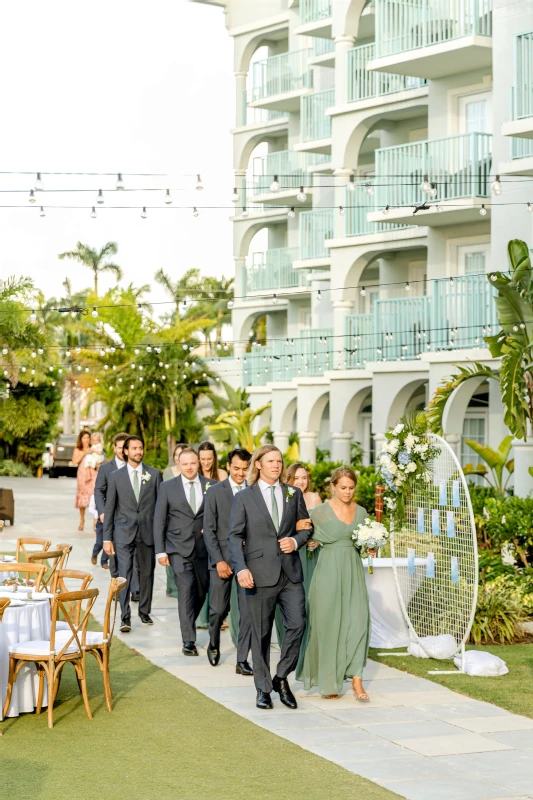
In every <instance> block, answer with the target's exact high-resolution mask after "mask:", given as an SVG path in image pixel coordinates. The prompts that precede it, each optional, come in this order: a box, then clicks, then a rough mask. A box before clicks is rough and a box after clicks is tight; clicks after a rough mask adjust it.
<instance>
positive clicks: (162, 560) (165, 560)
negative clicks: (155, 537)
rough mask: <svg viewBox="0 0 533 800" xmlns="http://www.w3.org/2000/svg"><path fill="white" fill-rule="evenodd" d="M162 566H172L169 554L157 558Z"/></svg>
mask: <svg viewBox="0 0 533 800" xmlns="http://www.w3.org/2000/svg"><path fill="white" fill-rule="evenodd" d="M157 560H158V561H159V563H160V564H161V566H162V567H170V561H169V558H168V556H163V558H158V559H157Z"/></svg>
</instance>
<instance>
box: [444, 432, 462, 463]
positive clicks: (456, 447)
mask: <svg viewBox="0 0 533 800" xmlns="http://www.w3.org/2000/svg"><path fill="white" fill-rule="evenodd" d="M444 439H445V440H446V441H447V442H448V444H449V445H450V447H451V448H452V450H453V452H454V453H455V455H456V456H457V458H458V460H459V463H460V462H461V436H460V435H459V434H458V433H445V434H444Z"/></svg>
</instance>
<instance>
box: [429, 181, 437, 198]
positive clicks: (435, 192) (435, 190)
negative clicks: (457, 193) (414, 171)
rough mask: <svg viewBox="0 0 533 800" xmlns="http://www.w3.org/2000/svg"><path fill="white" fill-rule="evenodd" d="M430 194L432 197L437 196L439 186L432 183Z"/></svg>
mask: <svg viewBox="0 0 533 800" xmlns="http://www.w3.org/2000/svg"><path fill="white" fill-rule="evenodd" d="M429 196H430V197H436V196H437V187H436V186H435V184H434V183H432V184H431V188H430V190H429Z"/></svg>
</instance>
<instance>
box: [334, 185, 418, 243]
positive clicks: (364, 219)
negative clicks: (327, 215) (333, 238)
mask: <svg viewBox="0 0 533 800" xmlns="http://www.w3.org/2000/svg"><path fill="white" fill-rule="evenodd" d="M352 185H353V187H354V188H353V189H352V188H351V187H352ZM368 190H371V191H372V192H373V191H374V189H373V188H372V185H371V184H370V183H369V182H368V181H359V182H354V183H353V184H350V189H348V188H346V199H345V206H344V233H345V235H346V236H372V234H376V233H384V232H385V231H393V230H399V229H403V228H412V227H414V226H413V225H401V224H397V223H394V222H385V221H383V222H369V221H368V214H369V212H373V211H374V210H375V207H376V198H375V196H374V194H368Z"/></svg>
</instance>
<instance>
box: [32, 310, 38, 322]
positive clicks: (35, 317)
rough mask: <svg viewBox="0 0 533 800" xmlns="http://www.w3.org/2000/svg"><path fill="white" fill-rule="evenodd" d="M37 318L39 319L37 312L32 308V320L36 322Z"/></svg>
mask: <svg viewBox="0 0 533 800" xmlns="http://www.w3.org/2000/svg"><path fill="white" fill-rule="evenodd" d="M36 319H37V314H36V313H35V311H34V310H33V308H32V310H31V314H30V320H31V321H32V322H35V320H36Z"/></svg>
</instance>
